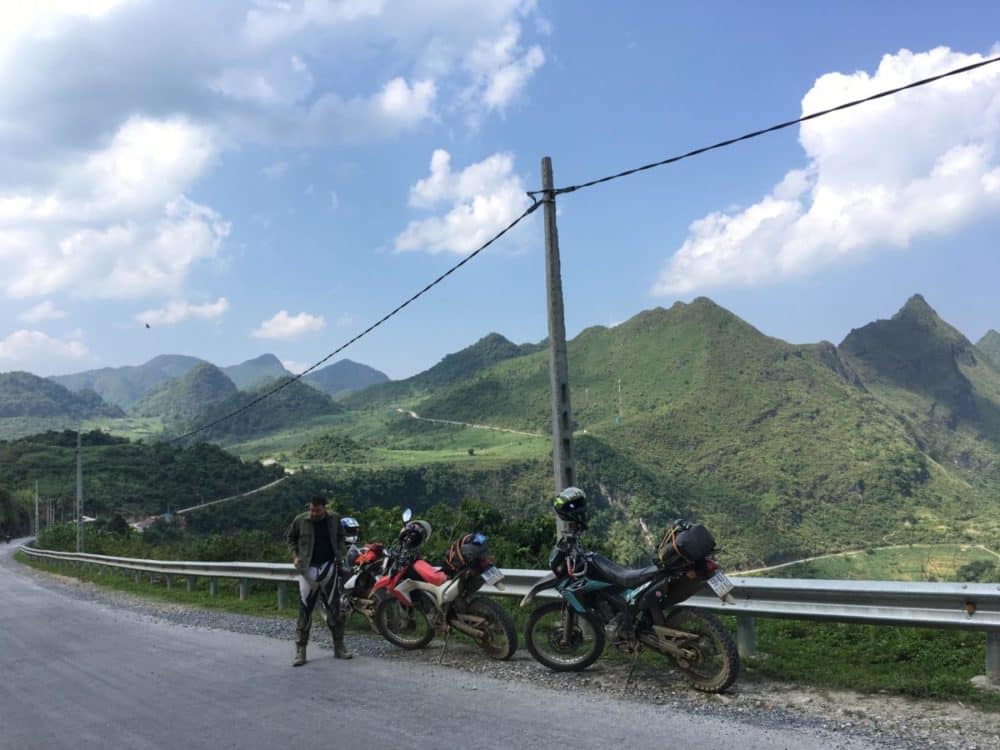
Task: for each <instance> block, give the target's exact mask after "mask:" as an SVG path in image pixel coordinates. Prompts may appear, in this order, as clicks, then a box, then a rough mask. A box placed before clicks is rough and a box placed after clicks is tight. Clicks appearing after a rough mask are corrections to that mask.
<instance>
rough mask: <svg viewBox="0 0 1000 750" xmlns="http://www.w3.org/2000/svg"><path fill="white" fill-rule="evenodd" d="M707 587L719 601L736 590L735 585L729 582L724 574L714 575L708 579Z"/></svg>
mask: <svg viewBox="0 0 1000 750" xmlns="http://www.w3.org/2000/svg"><path fill="white" fill-rule="evenodd" d="M708 585H709V586H711V587H712V591H714V592H715V595H716V596H717V597H719V598H720V599H721V598H723V597H724V596H725V595H726V594H728V593H729V592H730V591H732V590H733V589H734V588H736V584H734V583H733V582H732V581H730V580H729V578H728V576H726V574H725V573H716V574H715V575H714V576H712V577H711V578H709V579H708Z"/></svg>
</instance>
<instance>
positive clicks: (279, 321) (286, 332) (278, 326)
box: [250, 310, 326, 339]
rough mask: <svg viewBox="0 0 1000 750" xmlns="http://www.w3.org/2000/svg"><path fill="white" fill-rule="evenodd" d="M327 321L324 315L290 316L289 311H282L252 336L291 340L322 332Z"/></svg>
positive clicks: (265, 322)
mask: <svg viewBox="0 0 1000 750" xmlns="http://www.w3.org/2000/svg"><path fill="white" fill-rule="evenodd" d="M325 326H326V321H325V320H324V319H323V316H322V315H310V314H309V313H305V312H303V313H299V314H298V315H289V314H288V311H287V310H280V311H279V312H278V313H277V314H276V315H275V316H274V317H273V318H271V319H270V320H265V321H263V322H262V323H261V324H260V325H259V326H258V327H257V328H255V329H254V330H253V331H252V332H251V333H250V335H251V336H254V337H256V338H259V339H290V338H295V337H296V336H301V335H303V334H305V333H312V332H315V331H322V330H323V328H324V327H325Z"/></svg>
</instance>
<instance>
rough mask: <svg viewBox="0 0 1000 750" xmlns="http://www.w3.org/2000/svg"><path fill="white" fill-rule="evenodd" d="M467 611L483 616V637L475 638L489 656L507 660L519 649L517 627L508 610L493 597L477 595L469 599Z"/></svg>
mask: <svg viewBox="0 0 1000 750" xmlns="http://www.w3.org/2000/svg"><path fill="white" fill-rule="evenodd" d="M467 612H468V613H469V614H470V615H475V616H476V617H482V618H483V624H482V625H481V626H480V628H481V629H482V630H483V637H482V638H478V639H475V640H476V644H477V645H478V646H479V647H480V648H481V649H482V650H483V652H484V653H485V654H486V655H487V656H488V657H490V658H491V659H497V660H498V661H506V660H507V659H509V658H510V657H512V656H513V655H514V652H515V651H517V629H516V628H515V627H514V622H513V621H512V620H511V619H510V615H509V614H507V610H505V609H504V608H503V607H501V606H500V605H499V604H497V603H496V602H495V601H493V600H492V599H485V598H483V597H481V596H477V597H473V598H472V599H471V600H470V601H469V606H468V609H467Z"/></svg>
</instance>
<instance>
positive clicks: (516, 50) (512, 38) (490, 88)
mask: <svg viewBox="0 0 1000 750" xmlns="http://www.w3.org/2000/svg"><path fill="white" fill-rule="evenodd" d="M520 36H521V24H520V23H517V22H511V23H508V24H506V25H505V26H504V27H503V29H502V30H501V31H500V33H499V34H498V35H497V36H496V37H493V38H492V39H481V40H479V42H478V43H477V44H476V45H475V46H474V47H473V49H472V50H471V51H470V53H469V55H468V56H467V58H466V66H467V67H468V69H469V70H470V71H471V72H472V75H473V78H474V82H473V84H472V85H471V86H470V87H469V89H468V90H467V92H466V93H467V95H468V96H471V97H473V98H475V99H478V100H480V101H481V102H482V105H483V107H484V108H485V109H486V110H500V111H503V110H504V109H505V108H506V107H507V105H508V104H509V103H510V102H511V101H512V100H514V99H515V98H516V97H517V96H518V95H519V94H520V93H521V91H522V90H523V89H524V86H525V85H526V84H527V82H528V80H529V79H530V78H531V76H532V75H534V73H535V71H537V70H538V69H539V68H540V67H542V65H543V64H544V63H545V53H544V52H542V48H541V47H540V46H538V45H533V46H531V47H530V48H528V49H527V50H523V49H522V48H521V46H520V44H519V40H520Z"/></svg>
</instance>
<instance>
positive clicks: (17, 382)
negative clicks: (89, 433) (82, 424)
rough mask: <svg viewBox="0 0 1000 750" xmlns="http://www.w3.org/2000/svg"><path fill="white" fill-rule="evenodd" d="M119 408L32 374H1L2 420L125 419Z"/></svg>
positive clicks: (0, 406)
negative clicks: (15, 418) (59, 418)
mask: <svg viewBox="0 0 1000 750" xmlns="http://www.w3.org/2000/svg"><path fill="white" fill-rule="evenodd" d="M123 416H125V415H124V413H123V412H122V410H121V409H119V408H118V407H117V406H113V405H111V404H108V403H105V402H104V401H103V400H102V399H101V397H100V396H99V395H97V394H96V393H95V392H94V391H91V390H82V391H79V392H76V393H74V392H73V391H70V390H69V389H68V388H65V387H64V386H61V385H59V384H58V383H53V382H52V381H51V380H48V379H46V378H40V377H38V376H37V375H32V374H31V373H30V372H5V373H0V418H10V417H66V418H68V419H74V420H79V419H88V418H90V417H123Z"/></svg>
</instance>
